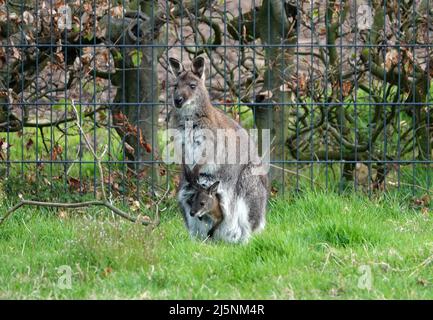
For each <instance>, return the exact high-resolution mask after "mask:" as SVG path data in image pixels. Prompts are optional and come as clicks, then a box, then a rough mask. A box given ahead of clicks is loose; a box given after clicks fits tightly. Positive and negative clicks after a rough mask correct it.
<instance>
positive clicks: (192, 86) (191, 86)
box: [189, 83, 197, 90]
mask: <svg viewBox="0 0 433 320" xmlns="http://www.w3.org/2000/svg"><path fill="white" fill-rule="evenodd" d="M189 87H190V88H191V89H192V90H194V89H195V88H196V87H197V85H196V84H195V83H190V84H189Z"/></svg>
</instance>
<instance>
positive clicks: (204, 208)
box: [190, 181, 220, 219]
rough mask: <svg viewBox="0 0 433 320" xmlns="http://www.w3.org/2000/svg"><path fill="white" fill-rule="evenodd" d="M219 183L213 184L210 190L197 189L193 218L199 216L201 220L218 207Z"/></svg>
mask: <svg viewBox="0 0 433 320" xmlns="http://www.w3.org/2000/svg"><path fill="white" fill-rule="evenodd" d="M219 183H220V182H219V181H217V182H215V183H214V184H212V185H211V186H210V187H209V188H202V187H198V188H196V193H195V194H194V196H193V198H192V201H191V202H192V203H191V211H190V214H191V216H192V217H195V216H197V217H198V218H199V219H201V218H202V217H203V216H204V215H205V214H207V213H209V212H211V211H213V210H214V209H215V208H216V206H217V205H218V198H217V195H216V193H217V191H218V185H219Z"/></svg>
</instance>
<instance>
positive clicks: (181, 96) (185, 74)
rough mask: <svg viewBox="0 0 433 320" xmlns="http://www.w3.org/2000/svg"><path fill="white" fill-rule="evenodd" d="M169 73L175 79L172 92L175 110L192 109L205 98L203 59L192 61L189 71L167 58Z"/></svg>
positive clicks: (179, 63) (177, 61)
mask: <svg viewBox="0 0 433 320" xmlns="http://www.w3.org/2000/svg"><path fill="white" fill-rule="evenodd" d="M168 61H169V65H170V69H171V72H172V73H173V75H174V76H175V77H176V83H175V86H174V91H173V104H174V106H175V107H176V108H194V107H195V106H198V105H201V104H202V102H203V101H204V100H205V99H206V98H207V90H206V87H205V84H204V81H205V61H204V58H203V57H197V58H195V59H194V60H193V62H192V65H191V71H187V70H185V68H184V66H183V64H182V63H181V62H180V61H179V60H177V59H175V58H169V59H168Z"/></svg>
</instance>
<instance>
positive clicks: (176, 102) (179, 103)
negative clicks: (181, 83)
mask: <svg viewBox="0 0 433 320" xmlns="http://www.w3.org/2000/svg"><path fill="white" fill-rule="evenodd" d="M182 103H183V97H176V98H175V99H174V105H175V106H176V108H180V107H182Z"/></svg>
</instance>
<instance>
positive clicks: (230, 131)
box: [169, 57, 268, 242]
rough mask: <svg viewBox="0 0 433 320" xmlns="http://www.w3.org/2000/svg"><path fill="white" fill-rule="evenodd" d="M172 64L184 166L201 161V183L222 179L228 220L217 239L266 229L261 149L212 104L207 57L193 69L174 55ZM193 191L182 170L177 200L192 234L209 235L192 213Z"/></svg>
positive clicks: (175, 122)
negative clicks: (208, 87)
mask: <svg viewBox="0 0 433 320" xmlns="http://www.w3.org/2000/svg"><path fill="white" fill-rule="evenodd" d="M169 65H170V68H171V70H172V73H173V74H174V75H175V76H176V84H175V86H174V91H173V104H174V108H173V109H172V111H171V113H170V116H169V118H170V122H171V128H172V129H176V130H175V131H176V132H178V133H177V134H176V136H175V137H174V138H175V141H177V142H176V143H177V144H176V145H177V146H178V149H180V150H181V151H180V152H181V153H182V165H183V166H185V165H186V166H189V167H190V168H194V166H195V165H196V164H197V163H200V164H201V166H200V172H199V175H198V176H199V178H198V182H199V183H200V184H201V185H203V186H205V187H209V186H210V185H212V184H213V183H215V182H216V181H219V182H220V184H219V188H218V194H219V196H220V207H221V209H222V214H223V216H224V219H223V221H222V222H221V225H220V226H219V227H218V229H216V230H215V233H214V238H215V239H221V240H224V241H229V242H244V241H247V240H248V239H249V237H250V235H251V233H252V232H254V231H259V230H262V229H263V227H264V225H265V213H266V203H267V199H268V192H267V176H266V172H264V170H262V169H263V166H262V163H261V159H260V157H259V156H258V154H255V153H254V154H251V151H252V150H253V151H257V148H256V144H255V142H254V141H253V139H250V137H249V135H248V133H247V131H246V130H245V129H244V128H242V127H241V126H240V125H239V124H238V123H237V122H235V121H234V120H233V119H230V118H229V117H228V116H227V115H226V114H225V113H224V112H223V111H221V110H219V109H217V108H215V107H213V106H212V104H211V102H210V99H209V94H208V91H207V89H206V87H205V61H204V58H202V57H197V58H195V59H194V60H193V62H192V66H191V71H189V70H186V69H185V68H184V66H183V65H182V63H181V62H180V61H178V60H177V59H175V58H170V59H169ZM245 156H247V158H245ZM182 171H183V170H182ZM194 194H195V190H194V188H193V187H192V186H191V185H190V184H189V183H188V181H187V180H186V178H185V174H184V173H183V174H182V176H181V181H180V185H179V194H178V201H179V205H180V207H181V210H182V213H183V217H184V220H185V224H186V226H187V228H188V230H189V232H190V234H191V235H192V236H196V237H199V238H206V237H207V235H208V232H209V230H210V228H211V226H209V224H207V223H205V221H201V220H200V219H198V218H197V217H193V216H191V214H190V212H191V205H190V203H191V202H190V200H191V198H192V197H193V195H194Z"/></svg>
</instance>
